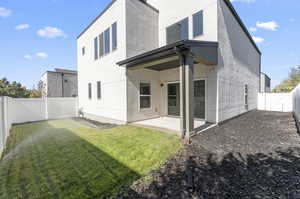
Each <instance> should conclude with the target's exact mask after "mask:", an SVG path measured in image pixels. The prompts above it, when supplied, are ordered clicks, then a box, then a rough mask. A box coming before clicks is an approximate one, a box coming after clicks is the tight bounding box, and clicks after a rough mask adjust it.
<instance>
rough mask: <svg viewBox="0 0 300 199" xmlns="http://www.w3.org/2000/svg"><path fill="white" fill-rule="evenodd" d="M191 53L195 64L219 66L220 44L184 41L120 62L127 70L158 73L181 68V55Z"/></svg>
mask: <svg viewBox="0 0 300 199" xmlns="http://www.w3.org/2000/svg"><path fill="white" fill-rule="evenodd" d="M183 52H189V54H190V55H191V56H192V57H193V61H194V63H195V64H197V63H203V64H206V65H217V64H218V42H206V41H195V40H183V41H179V42H175V43H173V44H169V45H166V46H163V47H161V48H157V49H154V50H151V51H148V52H145V53H143V54H140V55H137V56H134V57H132V58H129V59H126V60H123V61H120V62H118V63H117V64H118V65H119V66H126V68H127V69H130V70H134V69H141V68H147V69H151V70H156V71H162V70H167V69H171V68H176V67H179V66H180V56H179V54H181V53H183Z"/></svg>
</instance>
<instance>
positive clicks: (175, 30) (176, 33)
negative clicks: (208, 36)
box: [167, 18, 189, 44]
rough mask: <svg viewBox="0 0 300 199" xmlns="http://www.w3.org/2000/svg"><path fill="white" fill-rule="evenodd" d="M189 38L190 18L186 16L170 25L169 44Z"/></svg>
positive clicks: (168, 32)
mask: <svg viewBox="0 0 300 199" xmlns="http://www.w3.org/2000/svg"><path fill="white" fill-rule="evenodd" d="M188 38H189V19H188V18H185V19H183V20H182V21H180V22H178V23H176V24H174V25H172V26H169V27H168V28H167V44H171V43H174V42H176V41H180V40H186V39H188Z"/></svg>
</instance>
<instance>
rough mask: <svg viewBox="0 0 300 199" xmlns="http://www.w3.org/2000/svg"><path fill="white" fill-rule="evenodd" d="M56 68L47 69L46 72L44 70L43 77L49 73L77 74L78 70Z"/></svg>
mask: <svg viewBox="0 0 300 199" xmlns="http://www.w3.org/2000/svg"><path fill="white" fill-rule="evenodd" d="M54 70H55V71H46V72H44V73H43V75H42V77H43V76H44V75H45V74H47V73H64V74H71V75H77V71H76V70H67V69H60V68H55V69H54Z"/></svg>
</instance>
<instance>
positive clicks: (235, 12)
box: [223, 0, 261, 54]
mask: <svg viewBox="0 0 300 199" xmlns="http://www.w3.org/2000/svg"><path fill="white" fill-rule="evenodd" d="M223 1H224V2H225V4H226V5H227V6H228V8H229V10H230V11H231V13H232V14H233V15H234V17H235V19H236V20H237V21H238V23H239V24H240V26H241V27H242V29H243V31H244V32H245V34H246V35H247V37H248V38H249V39H250V41H251V43H252V44H253V46H254V48H255V49H256V50H257V52H258V53H259V54H261V51H260V50H259V48H258V47H257V45H256V43H255V41H254V40H253V38H252V36H251V35H250V33H249V31H248V29H247V28H246V26H245V24H244V22H243V21H242V19H241V18H240V16H239V15H238V13H237V11H236V10H235V8H234V7H233V5H232V3H231V2H230V0H223Z"/></svg>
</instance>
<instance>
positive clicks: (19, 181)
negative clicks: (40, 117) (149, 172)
mask: <svg viewBox="0 0 300 199" xmlns="http://www.w3.org/2000/svg"><path fill="white" fill-rule="evenodd" d="M28 125H31V126H30V128H28V129H27V130H25V131H18V127H17V129H16V132H14V134H12V135H11V137H10V139H9V144H8V150H7V151H6V152H5V154H4V158H3V160H2V161H1V162H0V198H30V199H31V198H76V199H77V198H80V199H85V198H93V199H94V198H107V197H109V196H111V195H114V194H116V193H117V192H119V191H120V190H122V189H124V188H126V187H128V185H130V184H131V183H132V182H133V181H135V180H136V179H138V178H139V177H140V175H139V174H138V173H136V172H135V171H133V170H131V169H130V168H128V167H126V166H125V165H123V164H122V163H120V162H118V161H117V160H115V159H114V158H113V157H111V156H110V155H109V154H107V153H105V152H104V151H102V150H101V149H99V148H97V147H95V146H94V145H92V144H91V143H89V142H87V141H85V140H84V139H82V138H81V137H79V136H77V135H76V134H74V133H72V132H71V131H69V130H68V129H58V128H57V129H53V127H52V126H50V125H49V124H48V123H46V122H44V123H43V126H41V128H39V127H40V126H39V124H38V123H32V124H28ZM30 129H37V130H34V131H33V130H30ZM50 131H51V132H50Z"/></svg>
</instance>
